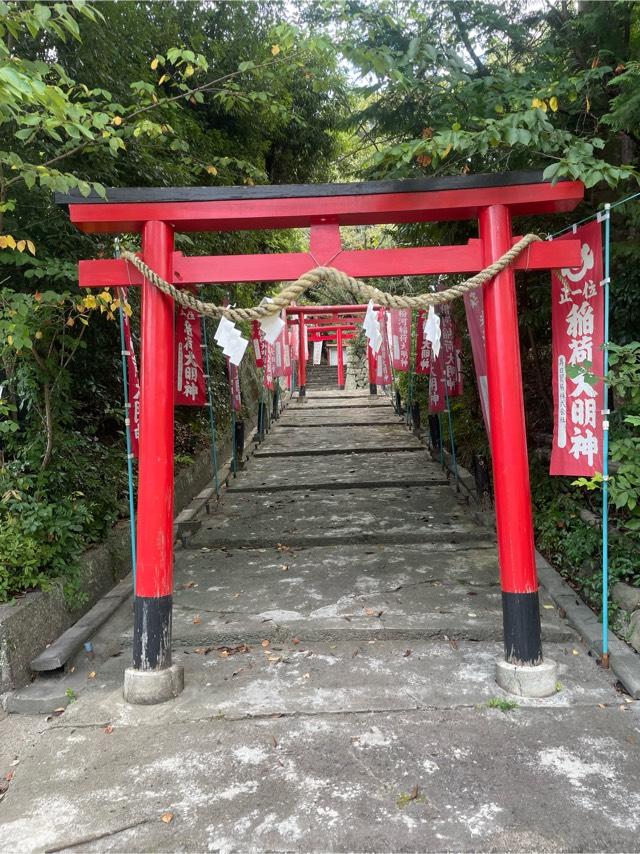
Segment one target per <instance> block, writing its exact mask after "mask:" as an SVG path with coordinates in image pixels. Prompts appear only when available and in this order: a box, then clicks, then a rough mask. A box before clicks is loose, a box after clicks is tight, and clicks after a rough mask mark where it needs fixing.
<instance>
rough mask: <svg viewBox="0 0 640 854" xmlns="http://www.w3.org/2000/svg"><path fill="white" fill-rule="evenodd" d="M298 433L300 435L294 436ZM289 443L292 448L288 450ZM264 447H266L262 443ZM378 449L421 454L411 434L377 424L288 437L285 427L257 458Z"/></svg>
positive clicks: (313, 429) (316, 430) (317, 429)
mask: <svg viewBox="0 0 640 854" xmlns="http://www.w3.org/2000/svg"><path fill="white" fill-rule="evenodd" d="M300 432H301V435H298V434H299V433H300ZM292 439H293V441H294V442H295V445H294V446H293V447H292ZM265 444H266V443H265ZM380 448H385V449H386V450H394V449H396V450H397V449H400V448H416V449H419V450H420V451H422V447H421V445H420V442H419V441H418V439H416V438H415V436H413V435H412V434H411V433H408V432H405V431H403V430H400V429H399V427H398V425H395V424H394V425H393V426H389V425H385V424H378V425H376V426H375V427H371V426H368V425H363V426H358V427H356V428H352V429H348V428H347V429H345V428H344V427H309V428H308V429H307V430H304V431H296V436H295V437H292V436H291V431H289V430H287V429H286V427H285V426H283V427H280V426H279V427H278V429H277V430H274V431H273V432H272V433H271V435H270V436H269V443H268V447H265V448H264V450H263V449H262V448H261V449H260V450H259V451H257V454H258V455H259V456H260V455H262V454H263V453H268V454H274V453H275V452H279V453H287V452H288V453H295V454H300V453H303V452H309V451H311V452H314V453H335V452H336V451H344V450H362V449H367V450H369V449H371V450H375V451H379V449H380Z"/></svg>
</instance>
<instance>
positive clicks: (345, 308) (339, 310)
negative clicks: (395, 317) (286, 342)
mask: <svg viewBox="0 0 640 854" xmlns="http://www.w3.org/2000/svg"><path fill="white" fill-rule="evenodd" d="M375 308H379V306H375ZM366 310H367V306H366V305H290V306H289V308H287V309H286V312H287V314H288V315H299V314H304V315H316V314H317V315H321V314H335V315H338V314H347V313H349V314H364V313H365V311H366Z"/></svg>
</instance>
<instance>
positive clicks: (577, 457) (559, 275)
mask: <svg viewBox="0 0 640 854" xmlns="http://www.w3.org/2000/svg"><path fill="white" fill-rule="evenodd" d="M566 236H567V237H569V238H574V239H575V237H578V238H579V239H580V242H581V244H582V265H581V266H580V267H574V268H571V269H568V268H565V269H562V270H555V271H554V272H553V273H552V276H551V301H552V315H551V319H552V330H553V402H554V425H553V449H552V452H551V469H550V474H552V475H571V476H576V475H582V476H587V477H589V476H592V475H594V474H595V473H596V472H601V471H602V442H603V427H602V420H603V416H602V410H603V409H604V408H605V407H604V384H603V381H602V372H603V366H604V354H603V351H602V345H603V343H604V292H603V288H602V287H601V284H602V237H601V233H600V223H599V222H592V223H589V224H587V225H584V226H582V227H581V228H579V229H577V231H576V234H575V235H573V234H571V233H570V234H568V235H566ZM580 367H582V368H584V369H586V370H587V371H588V374H585V372H584V371H577V370H576V369H577V368H580ZM591 375H593V376H595V377H597V381H595V382H593V379H592V376H591ZM590 380H591V381H590Z"/></svg>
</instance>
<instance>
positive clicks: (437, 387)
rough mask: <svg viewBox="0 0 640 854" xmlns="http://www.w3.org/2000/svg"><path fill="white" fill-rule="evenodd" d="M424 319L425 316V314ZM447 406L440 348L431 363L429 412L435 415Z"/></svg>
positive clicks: (443, 364) (442, 358)
mask: <svg viewBox="0 0 640 854" xmlns="http://www.w3.org/2000/svg"><path fill="white" fill-rule="evenodd" d="M425 319H426V316H425ZM446 408H447V384H446V381H445V362H444V353H443V350H442V348H440V352H439V353H438V358H437V359H434V360H433V363H432V365H431V376H430V377H429V412H430V413H431V414H432V415H435V414H436V413H438V412H444V411H445V409H446Z"/></svg>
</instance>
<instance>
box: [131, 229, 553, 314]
mask: <svg viewBox="0 0 640 854" xmlns="http://www.w3.org/2000/svg"><path fill="white" fill-rule="evenodd" d="M541 239H542V238H540V237H538V235H537V234H526V235H525V236H524V237H523V238H522V240H519V241H518V242H517V243H516V244H515V245H514V246H512V247H511V249H509V250H508V251H507V252H505V253H504V255H502V257H500V258H498V260H497V261H494V262H493V264H489V266H488V267H486V268H485V269H484V270H481V271H480V272H479V273H476V275H475V276H471V278H469V279H466V280H465V281H464V282H461V283H460V284H459V285H452V286H451V287H450V288H447V289H446V290H444V291H438V292H437V293H432V292H427V293H424V294H418V295H417V296H401V295H396V294H388V293H386V292H385V291H381V290H379V289H378V288H374V287H373V286H372V285H366V284H365V283H364V282H359V281H358V280H357V279H353V278H351V276H348V275H347V274H346V273H343V272H342V271H341V270H336V269H335V267H316V268H315V269H313V270H309V272H308V273H304V274H303V275H302V276H300V278H299V279H297V280H296V281H295V282H291V283H290V284H288V285H285V286H284V287H283V288H282V289H281V290H280V291H278V293H277V294H276V295H275V296H274V297H272V298H271V301H270V302H266V303H262V304H261V305H254V306H253V307H252V308H231V307H229V306H222V305H214V304H213V303H209V302H203V301H202V300H199V299H198V298H197V297H195V296H193V294H192V293H190V292H189V291H188V290H186V289H182V288H176V287H174V286H173V285H172V284H170V283H169V282H167V281H165V279H163V278H162V277H161V276H159V275H158V274H157V273H156V272H155V271H154V270H152V269H151V267H149V266H147V264H145V263H144V261H142V260H141V259H140V258H138V256H137V255H134V254H133V252H128V251H123V252H122V256H121V257H122V258H123V259H124V260H125V261H128V262H129V263H130V264H133V266H134V267H135V268H136V269H137V270H139V271H140V273H142V275H143V276H144V277H145V279H147V280H148V281H149V282H151V284H152V285H154V286H155V287H156V288H158V289H159V290H161V291H162V292H163V293H164V294H166V295H167V296H170V297H172V298H173V299H174V300H175V301H176V302H177V303H178V304H179V305H181V306H183V308H190V309H193V310H194V311H196V312H198V313H199V314H202V315H204V316H206V317H213V318H219V317H227V318H229V319H230V320H233V321H236V322H238V321H243V320H260V318H262V317H271V316H272V315H274V314H278V313H279V312H281V311H282V309H283V308H287V307H288V306H290V305H291V304H292V303H293V302H296V301H297V300H299V299H300V297H301V296H302V295H303V294H305V293H307V291H310V290H312V289H313V288H316V287H317V286H318V285H319V284H321V283H323V282H325V283H328V284H331V285H337V286H338V287H341V288H344V289H345V290H347V291H349V292H351V293H352V294H353V295H354V296H355V298H356V300H357V301H360V300H361V299H362V298H363V297H364V299H365V300H370V299H372V300H374V301H375V302H376V303H377V304H378V305H381V306H385V307H387V308H426V307H428V306H430V305H440V304H441V303H446V302H452V301H453V300H455V299H458V297H462V296H464V295H465V294H467V293H469V291H472V290H474V289H475V288H478V287H480V285H483V284H484V283H485V282H488V281H489V280H490V279H493V277H494V276H496V275H497V274H498V273H500V272H502V270H505V269H506V268H507V267H509V266H511V264H513V262H514V261H515V260H516V258H518V256H519V255H521V254H522V253H523V252H524V250H525V249H527V248H528V247H529V246H531V244H532V243H535V242H537V241H538V240H541Z"/></svg>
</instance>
